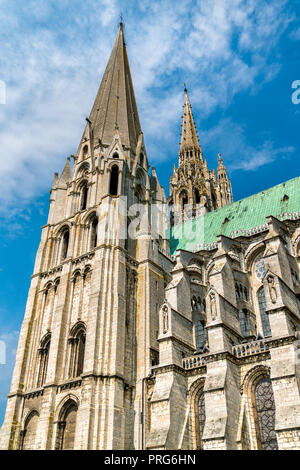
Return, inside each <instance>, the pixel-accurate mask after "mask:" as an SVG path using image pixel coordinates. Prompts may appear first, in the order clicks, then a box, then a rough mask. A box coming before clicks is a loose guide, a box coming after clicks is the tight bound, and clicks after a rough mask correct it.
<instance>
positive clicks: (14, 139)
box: [0, 0, 290, 214]
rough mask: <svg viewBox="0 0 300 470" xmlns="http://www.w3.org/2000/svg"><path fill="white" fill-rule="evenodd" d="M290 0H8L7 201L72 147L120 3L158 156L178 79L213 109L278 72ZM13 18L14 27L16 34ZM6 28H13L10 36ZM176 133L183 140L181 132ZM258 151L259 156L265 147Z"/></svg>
mask: <svg viewBox="0 0 300 470" xmlns="http://www.w3.org/2000/svg"><path fill="white" fill-rule="evenodd" d="M285 5H286V1H284V0H274V1H273V2H272V3H269V2H267V1H266V0H247V1H246V0H211V1H210V2H207V1H202V0H201V1H200V0H198V1H197V2H195V1H192V0H186V1H182V2H180V4H178V2H176V4H174V2H171V1H168V0H166V1H159V2H150V1H144V2H143V4H141V2H131V3H130V4H129V3H128V2H125V1H121V0H120V1H117V0H98V1H96V0H87V1H86V2H84V3H82V2H81V1H79V0H74V2H69V1H67V0H61V1H60V2H54V1H53V0H39V1H37V0H28V1H27V2H26V3H24V2H22V1H21V0H19V1H16V2H11V1H9V0H2V1H1V12H0V19H1V24H2V28H1V31H0V44H1V46H2V50H5V54H3V55H2V58H1V59H0V66H1V74H2V76H0V79H1V80H4V81H5V82H6V85H7V104H6V105H5V106H3V105H2V106H0V140H1V158H0V185H1V192H0V203H1V205H0V211H1V212H2V214H3V213H7V212H8V209H9V210H12V208H16V207H18V208H21V207H25V206H26V204H28V203H29V202H30V201H32V200H33V199H34V198H35V197H36V196H38V195H40V194H41V193H42V192H45V190H46V189H48V188H49V186H50V184H51V180H52V173H53V172H54V171H57V170H58V169H60V170H61V169H62V167H63V165H64V162H65V159H66V157H67V156H68V155H69V154H70V153H74V152H75V151H76V148H77V145H78V143H79V139H80V137H81V132H82V130H83V127H84V117H85V116H86V115H87V114H88V113H89V111H90V108H91V106H92V102H93V99H94V97H95V95H96V91H97V87H98V85H99V82H100V78H101V75H102V73H103V70H104V67H105V65H106V62H107V59H108V56H109V53H110V50H111V47H112V44H113V41H114V39H115V35H116V29H117V21H118V19H119V18H118V17H119V14H120V13H121V12H122V11H123V14H124V21H125V25H126V29H125V32H126V37H127V40H128V42H129V44H128V49H129V55H130V62H131V67H132V75H133V79H134V84H135V89H136V95H137V102H138V106H139V110H140V114H141V121H142V126H143V130H144V134H145V136H146V142H147V144H148V153H149V156H150V159H152V161H153V160H154V161H157V160H161V159H163V158H166V151H165V149H166V148H167V147H168V145H169V146H170V145H171V146H172V145H174V141H175V142H176V143H177V142H178V141H179V136H177V135H174V131H175V130H176V129H177V128H178V129H179V119H180V114H181V105H182V102H181V101H182V83H183V81H187V85H188V87H189V88H190V89H191V97H192V99H193V101H192V102H193V103H194V106H195V109H194V111H196V112H198V113H199V114H200V117H201V118H205V117H207V116H208V115H209V114H210V113H211V112H213V111H214V110H215V109H216V108H217V107H223V108H226V107H227V106H228V105H230V103H231V102H232V98H233V97H234V96H235V95H236V94H237V93H241V92H243V91H247V90H250V91H251V92H254V91H255V89H257V88H258V87H259V86H261V85H262V83H264V82H265V81H268V80H272V79H274V77H275V76H276V74H277V73H278V70H279V67H280V65H279V64H278V63H277V62H274V59H272V57H271V52H270V51H271V49H272V47H274V45H276V43H277V42H278V41H279V39H280V37H281V34H282V33H283V31H284V30H285V29H286V27H287V25H288V24H289V22H290V18H289V16H288V15H287V14H285V12H284V7H285ZM11 30H13V31H14V34H13V35H11ZM7 37H9V38H10V40H9V41H7ZM177 138H178V140H177ZM260 161H263V158H261V160H259V162H260Z"/></svg>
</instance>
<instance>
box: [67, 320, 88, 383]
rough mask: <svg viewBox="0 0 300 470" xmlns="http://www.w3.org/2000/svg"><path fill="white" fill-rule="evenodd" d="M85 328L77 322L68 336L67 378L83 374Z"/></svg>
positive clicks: (82, 323)
mask: <svg viewBox="0 0 300 470" xmlns="http://www.w3.org/2000/svg"><path fill="white" fill-rule="evenodd" d="M85 340H86V326H85V323H84V322H82V321H78V322H77V323H76V324H75V325H74V326H73V327H72V328H71V331H70V335H69V340H68V342H69V373H68V376H69V378H76V377H79V376H80V375H81V374H82V372H83V367H84V357H85V342H86V341H85Z"/></svg>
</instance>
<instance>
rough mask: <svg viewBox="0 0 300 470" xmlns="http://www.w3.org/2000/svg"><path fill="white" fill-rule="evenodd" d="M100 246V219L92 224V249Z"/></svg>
mask: <svg viewBox="0 0 300 470" xmlns="http://www.w3.org/2000/svg"><path fill="white" fill-rule="evenodd" d="M97 244H98V219H97V218H95V219H94V220H93V222H92V233H91V249H92V250H93V249H94V248H96V246H97Z"/></svg>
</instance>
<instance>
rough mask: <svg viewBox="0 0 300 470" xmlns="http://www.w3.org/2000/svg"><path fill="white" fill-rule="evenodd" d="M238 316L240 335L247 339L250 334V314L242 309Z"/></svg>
mask: <svg viewBox="0 0 300 470" xmlns="http://www.w3.org/2000/svg"><path fill="white" fill-rule="evenodd" d="M239 316H240V327H241V333H242V335H243V338H247V337H248V336H249V335H250V333H251V323H250V322H251V320H250V314H249V312H248V310H247V309H246V308H243V310H240V312H239Z"/></svg>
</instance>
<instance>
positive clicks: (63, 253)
mask: <svg viewBox="0 0 300 470" xmlns="http://www.w3.org/2000/svg"><path fill="white" fill-rule="evenodd" d="M69 238H70V232H69V229H66V230H64V232H63V235H62V248H61V260H64V259H66V257H67V256H68V249H69Z"/></svg>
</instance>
